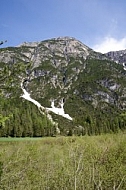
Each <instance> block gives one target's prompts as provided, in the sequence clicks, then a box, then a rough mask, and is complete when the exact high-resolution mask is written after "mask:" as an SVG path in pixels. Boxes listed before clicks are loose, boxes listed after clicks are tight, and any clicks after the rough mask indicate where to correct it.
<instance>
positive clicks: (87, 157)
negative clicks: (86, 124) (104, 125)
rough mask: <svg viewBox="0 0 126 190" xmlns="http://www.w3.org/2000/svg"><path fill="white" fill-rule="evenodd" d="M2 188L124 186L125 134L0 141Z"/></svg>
mask: <svg viewBox="0 0 126 190" xmlns="http://www.w3.org/2000/svg"><path fill="white" fill-rule="evenodd" d="M0 176H1V178H0V189H1V190H4V189H5V190H11V189H12V190H39V189H40V190H92V189H93V190H95V189H98V190H125V189H126V135H125V134H115V135H113V134H111V135H101V136H91V137H89V136H84V137H56V138H40V139H38V140H37V139H36V140H32V139H31V140H29V139H26V140H23V141H21V140H20V141H19V140H17V141H16V140H15V141H12V140H11V138H10V140H8V141H4V140H3V139H2V141H1V142H0Z"/></svg>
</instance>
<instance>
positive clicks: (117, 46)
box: [93, 37, 126, 53]
mask: <svg viewBox="0 0 126 190" xmlns="http://www.w3.org/2000/svg"><path fill="white" fill-rule="evenodd" d="M93 49H94V50H95V51H97V52H101V53H107V52H109V51H118V50H124V49H126V37H124V38H122V39H119V40H117V39H115V38H113V37H105V38H103V40H102V41H101V42H100V43H98V44H96V45H95V46H94V47H93Z"/></svg>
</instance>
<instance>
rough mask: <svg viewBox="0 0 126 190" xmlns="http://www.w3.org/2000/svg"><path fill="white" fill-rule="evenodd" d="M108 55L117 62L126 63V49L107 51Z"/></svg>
mask: <svg viewBox="0 0 126 190" xmlns="http://www.w3.org/2000/svg"><path fill="white" fill-rule="evenodd" d="M106 56H107V57H108V58H110V59H111V60H113V61H115V62H116V63H119V64H123V63H126V50H120V51H111V52H108V53H106Z"/></svg>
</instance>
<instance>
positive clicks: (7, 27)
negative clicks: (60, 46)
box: [0, 0, 126, 52]
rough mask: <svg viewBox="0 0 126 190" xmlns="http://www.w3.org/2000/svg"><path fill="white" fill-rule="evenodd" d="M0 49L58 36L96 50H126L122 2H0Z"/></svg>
mask: <svg viewBox="0 0 126 190" xmlns="http://www.w3.org/2000/svg"><path fill="white" fill-rule="evenodd" d="M0 9H1V13H0V40H7V43H5V44H4V45H3V46H1V48H2V47H7V46H17V45H19V44H21V43H22V42H24V41H28V42H31V41H42V40H45V39H50V38H54V37H59V36H70V37H75V38H76V39H78V40H80V41H81V42H83V43H84V44H86V45H88V46H89V47H91V48H93V49H95V50H96V51H101V52H105V51H106V52H107V51H109V49H110V50H118V49H126V24H125V19H126V0H0Z"/></svg>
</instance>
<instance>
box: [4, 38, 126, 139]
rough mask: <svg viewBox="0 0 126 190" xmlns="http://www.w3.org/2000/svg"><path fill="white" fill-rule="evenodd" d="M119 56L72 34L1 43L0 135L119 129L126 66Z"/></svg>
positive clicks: (125, 102) (125, 97) (125, 106)
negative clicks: (99, 50) (95, 48)
mask: <svg viewBox="0 0 126 190" xmlns="http://www.w3.org/2000/svg"><path fill="white" fill-rule="evenodd" d="M121 52H123V51H121ZM112 55H113V57H112ZM115 55H116V56H115ZM119 57H120V56H117V54H116V53H112V54H111V53H108V54H101V53H97V52H95V51H93V50H92V49H91V48H89V47H87V46H86V45H84V44H83V43H81V42H80V41H78V40H76V39H75V38H71V37H59V38H53V39H49V40H45V41H41V42H30V43H29V42H25V43H23V44H21V45H19V46H18V47H8V48H1V49H0V89H1V90H0V101H1V108H0V113H1V114H0V122H1V128H0V136H50V135H55V134H57V133H60V134H61V135H72V134H77V135H82V134H83V135H84V134H89V135H91V134H100V133H103V132H105V133H106V132H111V131H113V132H117V131H118V130H124V129H125V125H126V119H125V110H126V86H125V84H126V71H125V67H124V62H121V61H119V62H118V64H117V60H119V59H118V58H119ZM111 59H113V60H111ZM115 59H116V60H115ZM38 108H39V109H38ZM4 121H5V122H4ZM3 124H4V125H3Z"/></svg>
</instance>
